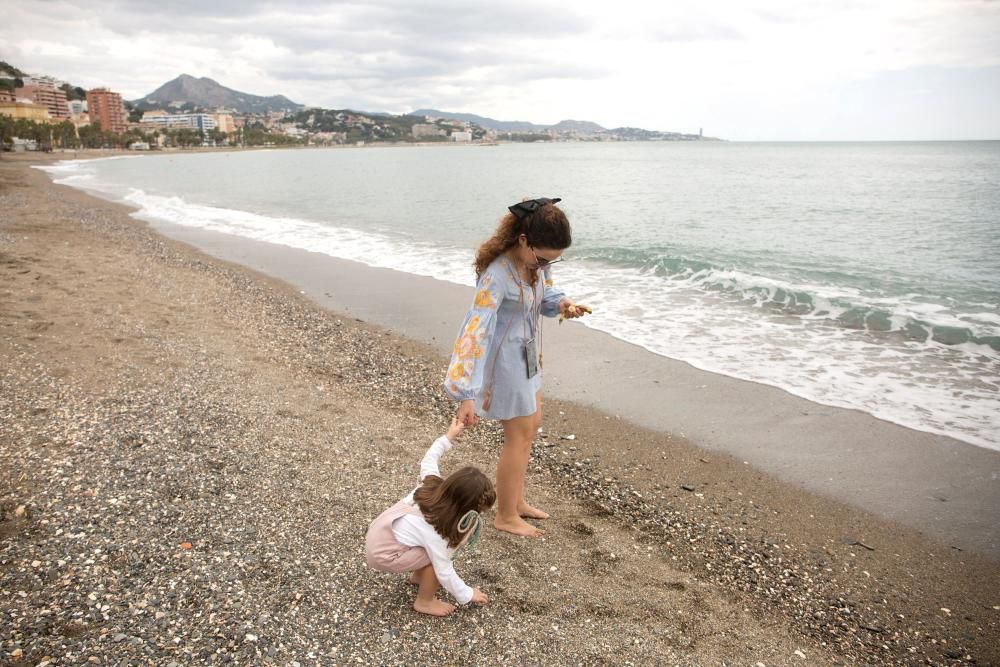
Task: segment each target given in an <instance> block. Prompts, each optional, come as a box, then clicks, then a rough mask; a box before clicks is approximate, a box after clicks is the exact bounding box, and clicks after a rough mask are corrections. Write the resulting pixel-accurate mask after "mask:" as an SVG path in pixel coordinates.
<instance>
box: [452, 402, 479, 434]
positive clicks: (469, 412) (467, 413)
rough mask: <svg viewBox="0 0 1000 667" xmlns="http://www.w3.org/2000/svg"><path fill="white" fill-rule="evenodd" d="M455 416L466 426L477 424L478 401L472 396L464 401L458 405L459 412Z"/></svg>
mask: <svg viewBox="0 0 1000 667" xmlns="http://www.w3.org/2000/svg"><path fill="white" fill-rule="evenodd" d="M455 418H456V419H457V420H458V421H460V422H462V423H463V424H465V426H466V428H468V427H470V426H475V425H476V422H477V421H479V418H478V417H477V416H476V402H475V401H474V400H472V399H471V398H470V399H468V400H465V401H462V402H461V404H459V406H458V414H457V415H455Z"/></svg>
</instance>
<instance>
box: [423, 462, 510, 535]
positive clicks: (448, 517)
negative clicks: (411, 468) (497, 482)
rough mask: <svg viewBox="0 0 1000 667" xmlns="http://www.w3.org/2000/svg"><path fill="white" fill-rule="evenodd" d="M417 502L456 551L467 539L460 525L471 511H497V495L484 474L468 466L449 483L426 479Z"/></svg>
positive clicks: (449, 479) (431, 478)
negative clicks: (495, 509)
mask: <svg viewBox="0 0 1000 667" xmlns="http://www.w3.org/2000/svg"><path fill="white" fill-rule="evenodd" d="M413 500H414V501H415V502H416V503H417V507H419V508H420V511H421V512H422V513H423V515H424V519H426V520H427V523H429V524H431V525H432V526H434V530H436V531H437V533H438V535H440V536H441V537H443V538H444V539H445V540H447V542H448V546H449V547H452V548H455V547H457V546H458V545H459V544H461V543H462V540H463V539H465V536H466V533H460V532H459V531H458V522H459V521H460V520H461V518H462V517H463V516H465V513H466V512H468V511H469V510H475V511H477V512H479V513H480V514H482V513H483V512H485V511H486V510H488V509H489V508H491V507H493V503H495V502H496V500H497V492H496V489H494V488H493V482H492V481H490V478H489V477H487V476H486V475H484V474H483V471H481V470H480V469H479V468H475V467H473V466H466V467H464V468H462V469H460V470H456V471H455V472H453V473H451V474H450V475H448V477H447V478H446V479H441V478H440V477H438V476H437V475H428V476H427V477H424V481H423V483H422V484H421V485H420V488H418V489H417V490H416V491H414V492H413Z"/></svg>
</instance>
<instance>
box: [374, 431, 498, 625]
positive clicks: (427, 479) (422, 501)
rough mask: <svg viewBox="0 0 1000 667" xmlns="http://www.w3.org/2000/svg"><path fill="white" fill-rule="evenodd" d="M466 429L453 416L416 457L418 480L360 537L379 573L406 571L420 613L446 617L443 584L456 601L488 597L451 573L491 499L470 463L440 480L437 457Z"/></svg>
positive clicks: (486, 482) (481, 476)
mask: <svg viewBox="0 0 1000 667" xmlns="http://www.w3.org/2000/svg"><path fill="white" fill-rule="evenodd" d="M464 430H465V425H464V424H463V423H462V422H459V421H458V419H452V421H451V426H450V427H449V428H448V433H447V434H446V435H444V436H441V437H440V438H438V439H437V440H435V441H434V444H433V445H431V447H430V449H428V450H427V453H426V454H424V458H423V460H422V461H421V462H420V480H421V484H420V486H419V487H417V488H416V489H415V490H414V491H413V492H412V493H410V494H409V495H408V496H406V497H405V498H403V499H402V500H400V501H399V502H398V503H396V504H395V505H393V506H392V507H390V508H389V509H387V510H386V511H384V512H382V514H380V515H379V516H378V518H377V519H375V520H374V521H373V522H372V524H371V526H369V528H368V534H367V536H366V537H365V546H366V552H367V559H368V566H369V567H372V568H374V569H376V570H380V571H382V572H411V573H412V574H411V576H410V581H411V582H412V583H415V584H417V585H418V586H419V588H418V589H417V599H416V601H415V602H414V603H413V608H414V609H415V610H416V611H418V612H420V613H422V614H431V615H432V616H447V615H448V614H450V613H451V612H453V611H454V610H455V606H454V605H451V604H448V603H447V602H444V601H443V600H438V599H437V597H436V596H437V590H438V587H439V586H444V587H445V589H446V590H447V591H448V592H449V593H451V595H452V597H453V598H455V600H457V601H458V602H459V603H460V604H468V603H470V602H475V603H478V604H484V603H486V602H487V601H488V599H487V597H486V596H485V595H484V594H483V592H482V591H480V590H479V589H478V588H470V587H469V586H468V585H466V583H465V582H464V581H462V579H461V577H459V576H458V574H457V573H456V572H455V566H454V565H453V564H452V558H453V557H454V555H455V552H456V551H457V550H458V548H459V547H460V546H462V544H464V543H466V542H468V543H469V545H470V546H474V545H475V543H476V541H477V540H478V538H479V531H480V528H481V526H482V520H481V517H480V514H481V513H482V512H485V511H486V510H488V509H489V508H490V507H492V506H493V503H494V502H495V501H496V491H495V490H494V488H493V482H491V481H490V480H489V478H487V477H486V475H484V474H483V473H482V471H480V470H479V469H478V468H473V467H471V466H469V467H465V468H462V469H460V470H457V471H456V472H453V473H452V474H451V475H449V476H448V477H447V478H445V479H442V478H441V475H440V472H439V471H438V459H440V458H441V456H442V455H444V454H445V453H446V452H447V451H448V450H450V449H451V447H452V444H453V443H454V441H455V440H456V439H458V437H459V436H460V435H462V431H464Z"/></svg>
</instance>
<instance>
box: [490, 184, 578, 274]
mask: <svg viewBox="0 0 1000 667" xmlns="http://www.w3.org/2000/svg"><path fill="white" fill-rule="evenodd" d="M525 201H527V200H525ZM521 234H524V235H525V236H526V237H527V239H528V245H529V246H532V247H534V248H551V249H552V250H565V249H566V248H568V247H570V245H571V244H572V243H573V236H572V234H571V233H570V228H569V220H568V219H567V218H566V214H565V213H563V212H562V209H560V208H559V207H558V206H556V205H555V204H545V205H544V206H539V207H538V208H537V209H536V210H535V211H533V212H532V213H529V214H527V215H526V216H524V217H523V218H521V219H518V218H517V216H515V215H514V214H513V213H508V214H507V215H505V216H504V217H502V218H501V219H500V224H498V225H497V228H496V231H495V232H493V236H492V237H490V238H489V239H487V240H486V241H484V242H483V244H482V245H480V246H479V250H477V251H476V261H475V262H473V266H474V267H475V269H476V279H478V278H479V277H480V276H481V275H483V271H485V270H486V267H487V266H489V265H490V264H491V263H492V262H493V260H495V259H496V258H497V257H499V256H500V255H502V254H503V253H505V252H507V251H508V250H510V249H511V248H513V247H514V246H516V245H517V239H518V238H519V237H520V236H521Z"/></svg>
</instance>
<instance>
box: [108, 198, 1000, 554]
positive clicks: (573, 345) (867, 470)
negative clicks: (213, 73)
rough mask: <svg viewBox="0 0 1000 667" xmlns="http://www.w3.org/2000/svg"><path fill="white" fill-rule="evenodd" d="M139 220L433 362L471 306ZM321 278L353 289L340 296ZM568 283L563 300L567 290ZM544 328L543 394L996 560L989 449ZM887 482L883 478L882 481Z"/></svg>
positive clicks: (331, 263)
mask: <svg viewBox="0 0 1000 667" xmlns="http://www.w3.org/2000/svg"><path fill="white" fill-rule="evenodd" d="M91 194H95V196H98V197H101V196H102V195H100V193H91ZM102 198H103V197H102ZM130 210H132V209H130ZM136 217H138V216H136ZM146 222H147V223H149V224H151V225H153V227H154V228H155V229H157V230H158V231H160V232H161V233H164V234H166V235H167V236H169V237H171V238H174V239H175V240H180V241H182V242H184V243H187V244H189V245H192V246H195V247H197V248H199V249H200V250H202V251H204V252H208V253H209V254H210V255H212V256H214V257H217V258H220V259H224V260H227V261H231V262H235V263H237V264H240V265H244V266H251V267H252V268H254V269H255V270H257V271H260V272H262V273H265V274H267V275H269V276H271V277H274V278H277V279H279V280H284V281H287V282H289V283H290V284H292V285H294V286H296V287H297V288H298V289H299V290H301V291H303V293H305V294H307V295H308V296H309V297H310V298H311V299H312V300H313V301H315V302H316V303H317V304H319V305H320V306H322V307H324V308H328V309H330V310H332V311H334V312H341V313H353V314H354V315H355V316H358V317H361V318H362V319H364V320H366V321H368V322H372V323H374V324H376V325H378V326H381V327H386V328H391V329H393V330H396V331H398V332H399V333H401V334H402V335H404V336H407V337H409V338H412V339H415V340H419V341H421V342H423V343H427V344H431V345H433V346H434V347H435V348H436V349H437V350H438V352H439V353H441V354H448V353H449V352H450V348H451V342H452V339H453V337H454V334H455V332H454V327H455V326H456V325H455V324H454V323H455V322H458V321H460V319H461V317H462V316H463V315H464V313H465V310H466V308H467V306H468V303H469V302H470V300H471V294H472V289H471V288H468V287H463V286H458V285H454V284H452V283H448V282H445V281H438V280H434V279H431V278H427V277H423V276H415V275H411V274H406V273H401V272H397V271H394V270H390V269H379V268H373V267H369V266H367V265H363V264H358V263H355V262H351V261H348V260H342V259H338V258H333V257H329V256H326V255H322V254H319V253H312V252H309V251H305V250H299V249H293V248H289V247H285V246H280V245H274V244H269V243H264V242H259V241H254V240H251V239H246V238H242V237H235V236H230V235H225V234H220V233H215V232H209V231H205V230H200V229H191V228H185V227H181V226H178V225H171V224H166V223H161V222H158V221H155V220H147V221H146ZM331 283H335V284H336V283H352V284H356V286H357V288H356V289H354V288H352V289H348V290H338V289H334V288H331V287H330V284H331ZM566 289H567V291H568V292H569V293H570V294H571V293H572V286H571V285H569V286H566ZM428 298H430V299H431V300H432V301H433V302H434V303H435V304H436V305H435V306H434V308H433V309H427V308H424V307H423V304H424V303H425V302H426V300H427V299H428ZM548 324H549V326H547V327H546V328H545V331H546V333H547V334H548V337H547V340H548V343H549V345H548V346H547V349H546V359H547V360H548V361H549V362H550V369H551V371H552V372H551V373H550V374H549V377H548V378H546V381H545V390H544V393H545V395H546V397H548V398H557V399H560V400H564V401H569V402H573V403H578V404H581V405H585V406H589V407H591V408H596V409H598V410H601V411H603V412H606V413H608V414H612V415H617V416H620V417H623V418H624V419H627V420H629V421H632V422H635V423H636V424H638V425H640V426H642V427H645V428H649V429H652V430H655V431H659V432H661V433H664V434H672V435H673V436H678V435H679V436H683V437H686V438H687V439H689V440H690V441H692V442H693V443H695V444H697V445H698V446H700V447H704V448H705V449H708V450H711V451H713V452H720V453H723V454H725V455H728V456H732V457H735V458H738V459H740V460H742V461H746V462H747V463H748V464H749V465H751V466H753V467H754V468H757V469H760V470H762V471H764V472H766V473H767V474H769V475H773V476H775V477H777V478H778V479H780V480H782V481H784V482H786V483H790V484H794V485H800V486H802V487H803V488H805V489H806V490H808V491H812V492H816V493H820V494H822V495H824V496H826V497H828V498H831V499H834V500H836V501H838V502H842V503H847V504H849V505H852V506H854V507H856V508H859V509H861V510H864V511H867V512H872V513H874V514H876V515H878V516H880V517H882V518H884V519H887V520H890V521H899V522H902V523H904V524H906V525H908V526H910V527H911V528H915V529H917V530H921V531H925V532H926V533H927V534H928V535H929V536H931V537H933V538H934V539H937V540H939V541H942V542H946V543H948V544H951V545H954V546H956V547H959V548H962V549H972V550H975V551H977V552H979V553H981V554H984V555H986V556H988V557H990V558H993V559H995V560H997V559H1000V522H998V521H996V519H995V517H996V516H1000V451H998V450H993V449H989V448H986V447H983V446H980V445H973V444H971V443H966V442H964V441H960V440H957V439H955V438H952V437H950V436H945V435H939V434H935V433H930V432H926V431H919V430H916V429H913V428H911V427H908V426H902V425H899V424H896V423H894V422H889V421H886V420H884V419H881V418H878V417H875V416H873V415H871V414H868V413H865V412H863V411H860V410H856V409H850V408H843V407H836V406H829V405H826V404H821V403H816V402H814V401H812V400H810V399H807V398H802V397H799V396H797V395H795V394H792V393H790V392H788V391H786V390H784V389H782V388H780V387H775V386H771V385H766V384H761V383H757V382H753V381H749V380H742V379H739V378H734V377H732V376H728V375H723V374H719V373H715V372H712V371H705V370H701V369H699V368H696V367H694V366H692V365H690V364H689V363H687V362H684V361H680V360H676V359H671V358H668V357H664V356H661V355H658V354H656V353H653V352H650V351H648V350H646V349H644V348H642V347H640V346H637V345H634V344H632V343H628V342H625V341H622V340H621V339H617V338H615V337H613V336H611V335H609V334H605V333H603V332H600V331H597V330H592V329H589V328H587V327H580V326H577V324H576V323H568V324H567V325H566V326H556V325H555V322H554V321H550V322H549V323H548ZM577 359H587V360H589V361H590V362H592V364H597V363H600V364H601V365H600V366H599V367H598V368H599V369H600V370H599V373H600V374H601V376H602V378H604V379H605V380H606V382H604V383H601V384H600V385H596V386H595V385H593V384H592V383H590V382H589V381H588V379H589V377H590V375H591V373H592V372H593V371H594V366H593V365H581V364H577V363H575V360H577ZM620 387H628V388H627V389H625V390H624V391H622V390H620V389H619V388H620ZM543 425H544V424H543ZM886 479H891V480H892V481H893V484H892V485H891V486H888V485H886V484H885V480H886Z"/></svg>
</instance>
